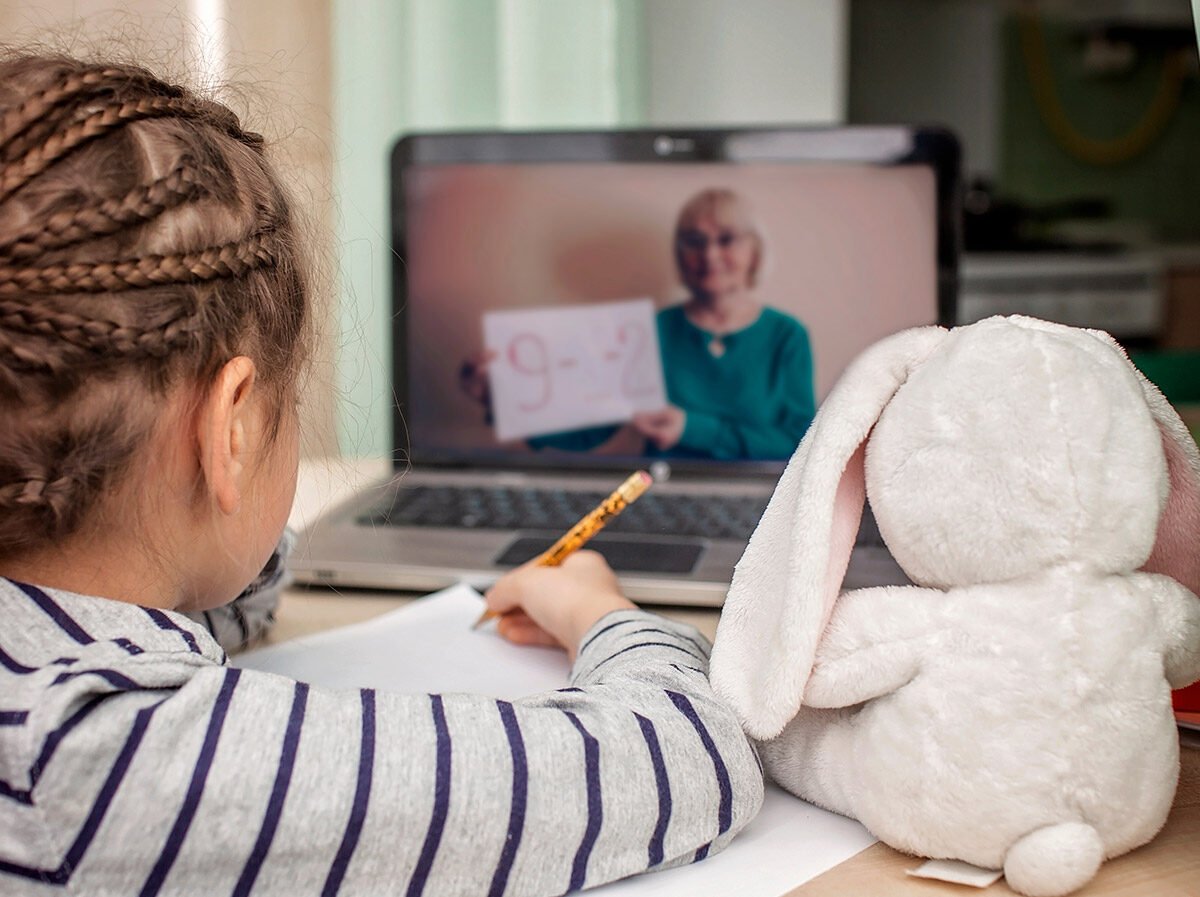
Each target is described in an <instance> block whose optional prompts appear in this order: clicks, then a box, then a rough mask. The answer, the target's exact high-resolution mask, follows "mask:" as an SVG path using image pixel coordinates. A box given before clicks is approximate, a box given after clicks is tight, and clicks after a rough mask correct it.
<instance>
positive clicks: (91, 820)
mask: <svg viewBox="0 0 1200 897" xmlns="http://www.w3.org/2000/svg"><path fill="white" fill-rule="evenodd" d="M162 703H163V702H162V701H159V702H158V703H157V704H151V705H150V706H149V707H143V708H142V709H141V710H139V711H138V712H137V715H136V716H135V717H134V718H133V724H132V725H131V726H130V729H129V737H128V738H126V739H125V745H124V746H123V747H122V748H121V752H120V753H119V754H118V755H117V759H116V760H115V761H114V762H113V766H112V769H110V770H109V772H108V777H107V778H106V779H105V780H104V785H103V786H102V787H101V788H100V794H99V795H98V796H97V797H96V800H95V802H94V803H93V804H92V808H91V809H90V810H89V811H88V815H87V819H85V820H84V823H83V826H82V828H80V830H79V834H78V835H76V836H75V841H74V842H73V843H72V844H71V846H70V848H68V850H67V854H66V856H65V857H64V858H63V861H62V863H60V864H59V866H58V868H57V869H33V868H31V867H29V866H22V865H20V864H19V863H11V862H8V861H7V860H0V872H8V873H11V874H13V875H19V876H21V877H22V878H30V879H37V880H40V881H44V882H46V883H47V884H52V885H64V884H66V883H67V881H68V880H69V879H70V877H71V873H72V872H73V871H74V870H75V868H76V867H78V865H79V862H80V860H82V859H83V856H84V854H85V853H87V849H88V847H89V846H90V845H91V843H92V838H94V837H95V836H96V831H97V830H98V829H99V828H100V823H102V822H103V821H104V815H105V814H106V813H107V812H108V808H109V806H110V805H111V804H112V800H113V797H114V796H115V795H116V793H117V789H118V788H120V787H121V782H122V780H123V779H124V778H125V773H126V772H128V770H129V766H130V764H132V763H133V757H134V755H135V754H136V753H137V749H138V745H140V744H141V742H142V738H143V736H144V735H145V734H146V727H147V726H148V725H149V724H150V717H151V715H152V714H153V713H154V711H155V710H157V709H158V708H159V707H160V706H161V705H162Z"/></svg>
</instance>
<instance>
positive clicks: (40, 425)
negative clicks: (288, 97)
mask: <svg viewBox="0 0 1200 897" xmlns="http://www.w3.org/2000/svg"><path fill="white" fill-rule="evenodd" d="M310 318H311V314H310V311H309V297H308V289H307V286H306V278H305V276H304V273H303V272H302V266H301V258H300V251H299V249H298V247H297V246H296V241H295V225H294V224H293V217H292V212H291V205H290V202H289V201H288V198H287V197H286V195H285V193H284V190H283V188H282V186H281V184H280V182H279V180H278V178H277V176H276V175H275V173H274V171H273V170H272V168H271V166H270V164H269V163H268V162H267V160H266V159H265V158H264V156H263V141H262V138H261V137H260V136H259V135H257V134H255V133H252V132H250V131H246V130H244V129H243V128H242V126H241V123H240V122H239V120H238V118H237V116H236V115H235V114H234V113H233V112H231V111H230V110H229V109H228V108H226V107H225V106H223V105H221V104H219V103H216V102H213V101H210V100H207V99H204V98H203V97H200V96H199V95H197V94H195V93H194V92H192V91H190V90H188V89H187V88H184V87H181V86H178V85H174V84H168V83H165V82H163V81H161V80H159V79H158V78H156V77H155V76H154V75H152V74H151V73H150V72H148V71H146V70H145V69H142V68H139V67H136V66H128V65H111V64H92V63H85V62H81V61H79V60H75V59H70V58H67V57H51V56H34V55H25V56H14V57H9V58H7V59H4V60H0V418H2V419H3V420H4V427H3V432H0V556H2V555H11V554H14V553H18V552H20V551H24V550H27V549H30V548H33V547H36V546H39V545H42V544H45V543H47V542H51V541H54V540H59V539H62V538H63V537H65V536H67V535H69V534H71V533H73V532H74V531H76V530H77V529H78V528H79V527H80V525H81V523H82V522H83V521H84V520H85V519H86V518H87V517H88V515H89V513H90V512H91V511H92V510H93V509H94V507H95V506H96V505H97V503H98V501H99V500H100V499H101V497H102V496H103V495H105V494H106V493H109V492H111V490H113V488H114V487H115V486H116V485H117V484H118V483H119V481H120V480H121V478H122V476H123V475H124V474H125V473H126V472H127V471H128V470H129V469H130V467H131V464H132V463H133V461H134V459H135V458H137V456H138V453H139V449H141V448H143V447H144V446H145V444H146V443H147V441H148V439H149V437H150V435H151V434H152V432H153V429H154V427H155V425H156V423H157V421H158V419H159V417H160V415H161V412H162V410H163V407H164V401H163V400H164V398H165V397H166V395H167V393H168V392H169V391H170V390H172V389H174V388H176V387H177V386H179V385H181V384H190V385H194V386H195V387H196V388H197V391H198V392H199V393H200V394H203V391H204V389H205V388H206V387H207V385H208V384H209V383H211V381H212V379H213V377H214V376H215V375H216V373H217V372H218V371H219V370H220V369H221V367H222V366H223V365H224V364H225V362H226V361H228V360H229V359H230V358H232V357H234V356H235V355H239V354H245V355H249V356H250V357H252V358H253V359H254V360H255V363H256V365H257V367H258V371H259V381H260V383H262V384H263V385H264V386H265V387H266V388H267V389H268V390H270V391H271V393H272V395H273V396H274V397H275V399H276V407H277V409H278V410H280V411H281V410H282V408H283V403H284V402H285V401H288V400H289V399H290V396H289V392H291V391H294V388H295V382H296V378H297V375H298V374H299V372H300V370H301V368H302V366H303V364H304V361H305V359H306V357H307V351H308V344H309V337H308V330H309V327H310ZM278 423H279V414H277V415H276V419H275V425H276V426H277V425H278Z"/></svg>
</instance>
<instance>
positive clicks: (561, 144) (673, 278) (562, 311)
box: [393, 128, 957, 473]
mask: <svg viewBox="0 0 1200 897" xmlns="http://www.w3.org/2000/svg"><path fill="white" fill-rule="evenodd" d="M393 164H394V169H393V178H394V181H393V183H394V191H393V207H394V222H393V224H394V248H395V251H396V264H395V283H394V287H395V299H396V311H397V314H396V316H395V322H396V331H395V337H396V340H395V346H394V355H395V374H396V386H397V394H398V406H397V427H396V435H397V446H398V448H399V449H400V452H399V453H400V454H401V455H402V454H403V452H404V448H405V446H406V445H407V446H408V447H409V448H410V450H411V456H412V458H413V459H414V460H419V461H422V462H426V463H430V462H431V463H438V462H444V463H457V464H462V463H469V464H480V465H488V466H497V467H504V466H514V467H529V466H546V467H555V468H562V467H579V466H595V467H621V468H627V467H628V466H630V464H631V463H633V462H637V463H641V464H645V463H649V462H650V461H652V460H655V459H659V460H663V461H666V462H668V463H670V464H671V466H672V467H673V468H675V469H680V470H688V469H693V470H703V471H706V472H713V471H718V472H726V473H734V472H736V471H738V470H743V471H752V470H760V471H764V472H773V471H778V470H779V469H780V468H781V466H782V464H783V462H785V461H786V459H787V458H788V457H789V456H790V455H791V454H792V451H793V450H794V449H795V446H796V444H797V443H798V442H799V441H800V439H801V437H802V436H803V435H804V432H805V431H806V429H807V427H808V425H809V423H810V422H811V420H812V417H813V414H814V413H815V411H816V409H817V407H818V406H819V404H820V402H821V400H822V399H823V398H824V396H825V395H826V394H827V393H828V391H829V389H830V388H831V387H832V385H833V383H834V382H835V381H836V379H837V378H838V376H839V375H840V373H841V372H842V370H843V369H844V368H845V366H846V365H847V364H848V363H849V362H850V361H851V359H853V358H854V357H855V356H856V355H857V354H858V353H859V352H861V351H862V350H863V349H865V348H866V347H867V346H868V345H870V344H871V343H873V342H875V341H877V340H878V339H880V338H882V337H884V336H886V335H888V334H891V333H894V332H896V331H898V330H902V329H905V328H908V327H913V326H918V325H926V324H933V323H937V322H939V321H940V322H942V323H949V322H950V321H951V320H952V317H953V286H954V269H955V263H956V258H955V252H956V246H957V238H956V234H955V233H954V226H955V225H954V223H955V221H956V220H957V215H956V214H955V210H954V208H953V203H954V201H955V196H956V189H955V185H956V178H957V149H956V146H955V144H954V142H953V140H952V138H950V137H949V136H948V135H946V134H945V133H944V132H921V131H913V130H909V129H904V128H873V129H855V128H834V129H812V130H792V131H745V132H728V131H725V132H699V131H697V132H687V133H683V134H672V135H664V134H663V133H661V132H654V133H653V134H652V133H650V132H622V133H619V134H615V135H614V134H607V135H599V134H574V135H571V134H555V135H536V134H509V135H496V134H478V135H440V136H439V135H426V136H418V137H408V138H405V139H404V140H402V141H401V142H400V144H399V145H398V148H397V151H396V153H395V156H394V159H393Z"/></svg>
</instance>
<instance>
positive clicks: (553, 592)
mask: <svg viewBox="0 0 1200 897" xmlns="http://www.w3.org/2000/svg"><path fill="white" fill-rule="evenodd" d="M485 597H486V599H487V607H488V610H491V611H495V612H496V613H499V614H503V616H501V617H500V619H499V620H498V621H497V624H496V625H497V629H498V631H499V632H500V635H502V636H503V637H504V638H506V639H508V640H509V641H510V642H514V643H516V644H518V645H551V646H561V647H563V648H566V649H567V654H568V655H569V656H570V658H571V660H574V659H575V652H576V651H577V650H578V649H579V642H580V640H582V638H583V636H584V634H585V633H586V632H587V631H588V630H589V629H591V628H592V626H593V625H595V623H596V621H597V620H599V619H600V618H601V617H603V616H604V615H605V614H608V613H611V612H612V611H614V610H632V609H634V608H635V605H634V604H633V602H631V601H630V600H629V599H628V598H626V597H625V596H624V595H623V594H622V593H621V587H620V586H619V585H618V584H617V577H616V575H615V574H614V573H613V572H612V569H611V568H610V567H609V566H608V563H607V562H606V561H605V560H604V558H603V557H602V556H601V555H599V554H598V553H596V552H594V551H577V552H575V553H574V554H572V555H571V556H570V557H568V558H567V559H566V560H565V561H563V563H562V564H561V565H560V566H558V567H539V566H536V562H535V561H530V562H529V563H527V564H525V565H524V566H521V567H518V568H517V569H516V570H513V571H512V572H511V573H506V574H505V575H504V576H502V577H501V578H500V579H499V580H498V581H497V582H496V584H495V585H494V586H492V587H491V588H490V589H488V592H487V595H486V596H485Z"/></svg>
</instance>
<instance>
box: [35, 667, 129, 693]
mask: <svg viewBox="0 0 1200 897" xmlns="http://www.w3.org/2000/svg"><path fill="white" fill-rule="evenodd" d="M79 676H99V677H100V678H101V679H103V680H104V681H105V682H107V683H108V684H109V685H114V686H116V687H117V688H121V689H125V690H126V691H141V690H142V688H143V687H144V686H142V685H139V684H138V683H137V682H134V681H133V680H132V679H130V678H129V677H128V676H126V675H125V674H124V673H118V672H117V671H116V670H106V669H100V670H73V671H71V672H67V673H59V674H58V675H57V676H55V677H54V681H53V682H51V683H50V684H51V685H62V684H63V683H64V682H69V681H70V680H72V679H75V678H77V677H79Z"/></svg>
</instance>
